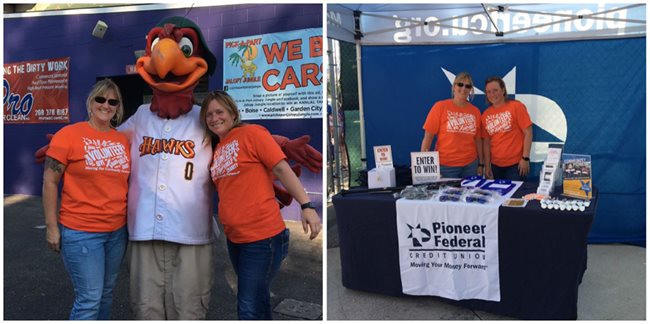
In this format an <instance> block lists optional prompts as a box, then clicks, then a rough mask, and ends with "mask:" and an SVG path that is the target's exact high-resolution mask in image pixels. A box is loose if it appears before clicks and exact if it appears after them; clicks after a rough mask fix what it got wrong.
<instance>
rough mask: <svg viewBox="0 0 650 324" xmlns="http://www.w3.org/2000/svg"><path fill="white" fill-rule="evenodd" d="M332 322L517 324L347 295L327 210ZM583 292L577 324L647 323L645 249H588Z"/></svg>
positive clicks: (427, 303)
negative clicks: (587, 323) (591, 323)
mask: <svg viewBox="0 0 650 324" xmlns="http://www.w3.org/2000/svg"><path fill="white" fill-rule="evenodd" d="M327 211H328V212H327V319H328V320H513V318H509V317H504V316H501V315H497V314H491V313H488V312H484V311H479V310H473V309H469V308H465V307H460V306H456V305H452V304H450V303H447V302H445V301H443V300H441V299H439V298H436V297H428V296H403V297H393V296H384V295H380V294H374V293H367V292H363V291H357V290H352V289H348V288H346V287H344V286H343V284H342V283H341V258H340V250H339V245H338V241H339V240H338V228H337V221H336V214H335V212H334V208H333V207H332V205H331V203H330V204H329V206H328V207H327ZM587 249H588V255H589V257H588V260H587V271H586V272H585V274H584V277H583V279H582V283H581V284H580V287H579V291H578V320H645V319H646V249H645V248H642V247H638V246H632V245H623V244H589V245H588V246H587Z"/></svg>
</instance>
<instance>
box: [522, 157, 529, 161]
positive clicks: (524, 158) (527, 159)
mask: <svg viewBox="0 0 650 324" xmlns="http://www.w3.org/2000/svg"><path fill="white" fill-rule="evenodd" d="M522 159H523V160H524V161H527V162H530V158H529V157H527V156H524V157H522Z"/></svg>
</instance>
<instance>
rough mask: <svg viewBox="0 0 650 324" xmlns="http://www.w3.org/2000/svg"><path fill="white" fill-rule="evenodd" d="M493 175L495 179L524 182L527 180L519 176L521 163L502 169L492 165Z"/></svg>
mask: <svg viewBox="0 0 650 324" xmlns="http://www.w3.org/2000/svg"><path fill="white" fill-rule="evenodd" d="M492 175H493V176H494V179H508V180H513V181H524V180H525V178H524V177H522V176H520V175H519V163H517V164H515V165H511V166H507V167H500V166H497V165H494V164H492Z"/></svg>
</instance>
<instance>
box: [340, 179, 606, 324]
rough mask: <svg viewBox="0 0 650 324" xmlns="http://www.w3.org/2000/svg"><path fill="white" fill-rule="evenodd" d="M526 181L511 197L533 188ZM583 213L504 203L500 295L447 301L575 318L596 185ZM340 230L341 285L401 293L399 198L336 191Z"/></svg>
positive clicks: (526, 316) (532, 315) (515, 312)
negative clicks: (496, 298)
mask: <svg viewBox="0 0 650 324" xmlns="http://www.w3.org/2000/svg"><path fill="white" fill-rule="evenodd" d="M536 188H537V184H536V183H524V185H523V186H522V187H521V188H520V189H519V190H518V191H517V192H516V193H515V195H514V196H513V197H516V198H519V197H521V196H523V195H525V194H527V193H531V192H534V191H535V189H536ZM593 197H594V198H593V199H592V201H591V206H590V207H589V208H588V209H587V210H586V211H584V212H575V211H572V212H566V211H558V210H544V209H542V208H541V207H540V203H539V201H530V202H529V203H528V205H527V206H526V207H525V208H510V207H503V206H502V207H500V209H499V276H500V281H501V301H500V302H491V301H484V300H462V301H453V300H448V299H444V298H440V297H423V298H440V299H443V300H446V301H448V302H450V303H453V304H457V305H461V306H464V307H468V308H471V309H478V310H483V311H487V312H491V313H495V314H501V315H505V316H511V317H516V318H520V319H576V318H577V303H578V285H579V284H580V282H581V281H582V276H583V274H584V272H585V270H586V269H587V236H588V234H589V230H590V229H591V224H592V222H593V219H594V215H595V212H596V206H597V202H598V198H597V197H598V190H597V189H596V188H594V192H593ZM332 200H333V203H334V208H335V210H336V218H337V222H338V230H339V244H340V251H341V272H342V282H343V286H345V287H347V288H350V289H355V290H362V291H367V292H372V293H379V294H385V295H392V296H406V295H404V294H402V284H401V280H400V269H399V254H398V241H397V229H396V226H397V225H396V212H395V200H396V199H395V198H393V196H392V194H389V193H350V194H346V195H341V194H339V195H336V196H334V197H333V199H332Z"/></svg>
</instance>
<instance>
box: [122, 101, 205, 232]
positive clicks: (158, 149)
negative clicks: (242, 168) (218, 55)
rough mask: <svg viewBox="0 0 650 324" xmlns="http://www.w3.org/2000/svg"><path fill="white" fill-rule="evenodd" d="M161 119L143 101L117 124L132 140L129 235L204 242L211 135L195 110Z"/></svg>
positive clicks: (198, 108) (197, 107) (196, 108)
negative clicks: (134, 110) (132, 112)
mask: <svg viewBox="0 0 650 324" xmlns="http://www.w3.org/2000/svg"><path fill="white" fill-rule="evenodd" d="M200 110H201V107H199V106H196V105H194V106H193V107H192V110H191V111H189V112H188V113H186V114H183V115H181V116H179V117H177V118H176V119H164V118H160V117H158V116H157V115H156V113H154V112H152V111H151V110H150V109H149V105H148V104H145V105H142V106H140V107H139V108H138V111H137V112H136V113H135V114H134V115H133V116H131V118H129V119H128V120H127V121H126V122H124V123H123V124H122V125H121V126H120V127H119V130H120V131H122V132H124V133H126V134H127V136H128V137H129V141H130V142H131V157H132V158H131V160H132V162H131V163H132V164H131V178H130V179H129V202H128V209H129V210H128V226H129V238H130V239H131V240H132V241H149V240H163V241H169V242H176V243H181V244H206V243H209V242H210V241H211V238H212V219H211V215H210V213H211V210H212V194H213V189H212V185H211V182H210V173H209V172H208V168H209V165H210V159H211V158H212V147H211V142H210V138H209V137H208V138H206V137H205V131H204V130H203V128H202V127H201V125H200V120H199V111H200Z"/></svg>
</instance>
